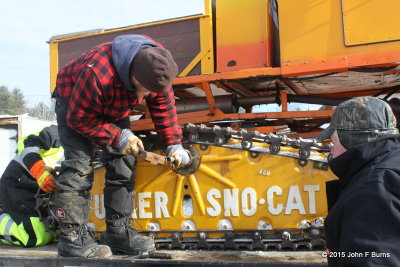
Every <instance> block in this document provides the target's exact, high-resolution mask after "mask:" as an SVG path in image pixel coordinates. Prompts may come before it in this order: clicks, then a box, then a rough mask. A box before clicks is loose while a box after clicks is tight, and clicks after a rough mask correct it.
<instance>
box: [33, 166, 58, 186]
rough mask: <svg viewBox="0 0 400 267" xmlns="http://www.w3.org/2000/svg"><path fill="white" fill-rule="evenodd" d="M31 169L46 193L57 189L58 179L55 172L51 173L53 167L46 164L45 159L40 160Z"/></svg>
mask: <svg viewBox="0 0 400 267" xmlns="http://www.w3.org/2000/svg"><path fill="white" fill-rule="evenodd" d="M30 171H31V174H32V176H33V178H35V179H36V182H37V183H38V185H39V187H40V189H41V190H43V191H44V192H46V193H51V192H54V191H55V190H56V179H55V178H54V176H53V174H51V172H52V168H50V167H48V166H45V164H44V161H43V160H39V161H37V162H36V163H35V164H33V166H32V167H31V169H30Z"/></svg>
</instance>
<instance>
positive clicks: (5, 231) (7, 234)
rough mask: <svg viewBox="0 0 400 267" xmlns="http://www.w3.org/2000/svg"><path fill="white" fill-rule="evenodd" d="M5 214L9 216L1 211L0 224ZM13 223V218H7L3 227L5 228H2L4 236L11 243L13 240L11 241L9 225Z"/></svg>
mask: <svg viewBox="0 0 400 267" xmlns="http://www.w3.org/2000/svg"><path fill="white" fill-rule="evenodd" d="M7 216H10V215H9V214H7V213H3V214H1V215H0V224H1V223H2V222H3V219H4V218H5V217H7ZM13 223H15V222H14V220H13V219H11V217H10V219H9V220H8V222H7V224H6V227H5V229H4V233H3V236H4V238H5V239H6V240H7V241H8V242H10V243H11V244H12V243H13V241H12V239H11V236H10V229H11V226H12V224H13Z"/></svg>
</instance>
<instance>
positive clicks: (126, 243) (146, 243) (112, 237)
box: [102, 217, 155, 255]
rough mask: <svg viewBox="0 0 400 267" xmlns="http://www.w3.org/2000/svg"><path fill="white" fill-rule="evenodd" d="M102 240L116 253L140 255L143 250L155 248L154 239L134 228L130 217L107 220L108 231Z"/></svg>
mask: <svg viewBox="0 0 400 267" xmlns="http://www.w3.org/2000/svg"><path fill="white" fill-rule="evenodd" d="M102 241H103V243H104V244H106V245H108V246H109V247H110V248H111V251H112V252H113V253H115V254H116V253H122V254H127V255H138V254H140V253H141V252H147V251H152V250H155V245H154V240H153V239H152V238H151V237H148V236H142V235H140V234H139V233H138V231H136V230H135V229H133V228H132V227H131V226H130V218H129V217H123V218H117V219H113V220H107V231H106V232H105V233H104V235H103V239H102Z"/></svg>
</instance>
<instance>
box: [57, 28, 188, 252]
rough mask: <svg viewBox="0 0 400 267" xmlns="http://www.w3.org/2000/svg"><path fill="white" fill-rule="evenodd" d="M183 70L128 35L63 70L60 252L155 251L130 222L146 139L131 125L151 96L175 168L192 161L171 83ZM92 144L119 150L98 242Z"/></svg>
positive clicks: (146, 41)
mask: <svg viewBox="0 0 400 267" xmlns="http://www.w3.org/2000/svg"><path fill="white" fill-rule="evenodd" d="M177 72H178V67H177V65H176V63H175V62H174V60H173V58H172V55H171V54H170V52H169V51H168V50H166V49H164V48H162V47H161V46H160V45H159V44H158V43H156V42H155V41H154V40H152V39H150V38H148V37H146V36H141V35H123V36H118V37H116V38H115V39H114V40H113V42H110V43H104V44H100V45H98V46H96V47H94V48H93V49H91V50H90V51H88V52H86V53H84V54H83V55H82V56H80V57H79V58H77V59H75V60H73V61H71V62H70V63H68V64H67V65H65V66H64V67H63V68H62V69H61V70H60V72H59V73H58V76H57V84H56V89H55V92H54V96H55V97H56V100H57V102H56V114H57V122H58V128H59V134H60V139H61V143H62V145H63V147H64V151H65V161H63V163H62V168H61V172H60V175H59V176H58V178H57V191H56V195H55V216H56V218H57V220H58V222H59V224H60V228H61V234H60V241H59V245H58V254H59V255H60V256H65V257H87V258H99V257H110V256H111V255H112V253H111V251H113V252H122V253H124V254H129V255H135V254H138V253H140V252H145V251H150V250H154V241H153V240H152V239H151V238H150V237H145V236H141V235H139V234H138V232H137V231H136V230H134V229H132V228H131V227H130V216H131V214H132V212H133V186H134V164H135V157H134V156H136V155H137V154H138V151H139V150H140V149H143V144H142V141H141V140H140V139H139V138H138V137H137V136H135V135H134V134H133V133H132V131H131V130H130V121H129V114H130V111H131V109H132V107H133V106H134V105H135V104H137V103H141V102H142V101H143V99H145V100H146V104H147V106H148V108H149V110H150V114H151V117H152V119H153V122H154V125H155V129H156V131H157V133H158V135H159V137H160V139H161V141H162V142H163V143H164V145H165V151H166V154H167V155H169V156H173V157H175V158H176V159H177V161H176V162H175V168H179V167H181V166H184V165H186V164H188V163H189V162H190V156H189V155H188V153H187V151H186V150H185V149H183V147H182V145H181V138H182V131H181V129H180V127H179V125H178V123H177V116H176V108H175V106H174V104H175V100H174V93H173V90H172V87H171V84H172V81H173V79H174V78H175V77H176V75H177ZM93 144H96V145H100V146H105V147H107V148H108V150H110V149H114V150H115V151H117V153H115V152H113V153H112V154H113V155H114V158H113V160H111V161H110V162H108V164H107V172H106V184H105V188H104V206H105V210H106V225H107V231H106V232H105V234H104V236H103V242H104V243H105V245H99V244H97V242H96V240H95V239H94V237H93V235H92V234H91V233H90V231H89V229H88V227H87V226H86V223H87V221H88V217H89V202H90V189H91V187H92V185H93V166H92V164H91V156H92V153H93ZM115 154H119V155H117V156H115ZM110 248H111V250H110Z"/></svg>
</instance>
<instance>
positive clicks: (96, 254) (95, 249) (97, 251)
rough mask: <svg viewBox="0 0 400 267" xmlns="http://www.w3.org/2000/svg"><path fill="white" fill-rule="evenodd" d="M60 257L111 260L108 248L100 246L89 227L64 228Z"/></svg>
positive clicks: (61, 237)
mask: <svg viewBox="0 0 400 267" xmlns="http://www.w3.org/2000/svg"><path fill="white" fill-rule="evenodd" d="M58 256H61V257H83V258H109V257H111V256H112V252H111V250H110V248H109V247H108V246H105V245H98V244H97V242H96V239H95V237H94V233H93V232H92V231H91V230H90V229H89V227H88V226H87V225H80V226H71V225H69V226H67V227H63V229H62V231H61V234H60V241H59V242H58Z"/></svg>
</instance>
